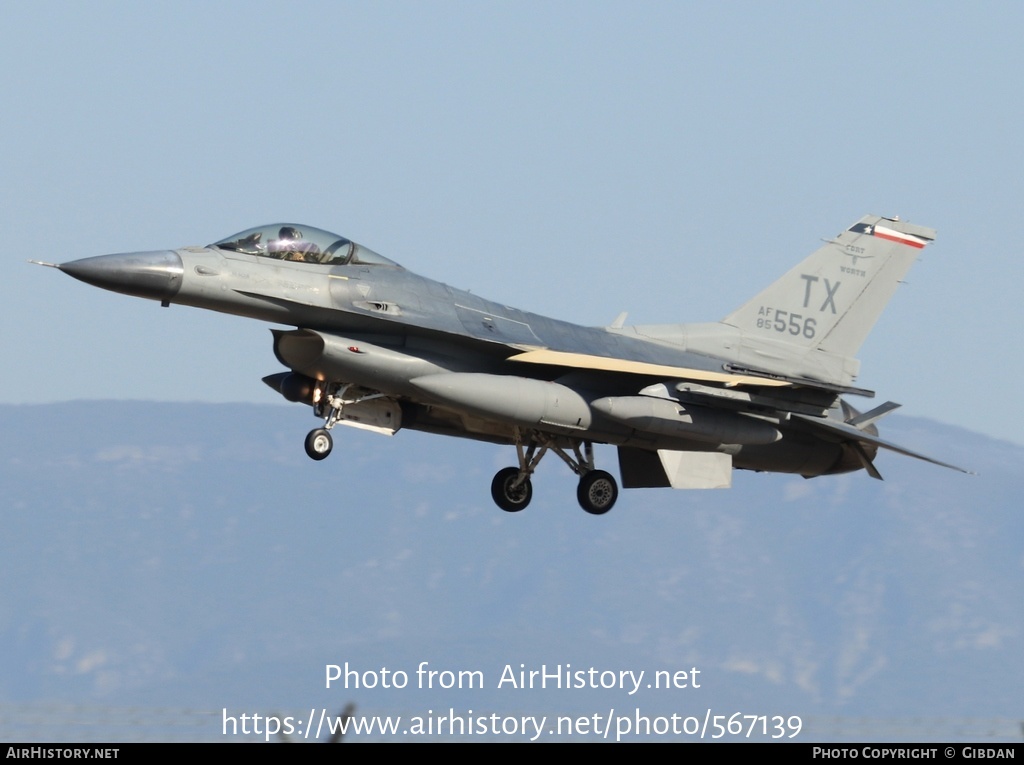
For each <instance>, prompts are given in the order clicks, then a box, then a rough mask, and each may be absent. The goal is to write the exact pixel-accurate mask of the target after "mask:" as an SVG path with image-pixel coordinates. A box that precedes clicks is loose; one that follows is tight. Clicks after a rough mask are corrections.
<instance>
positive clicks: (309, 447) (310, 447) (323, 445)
mask: <svg viewBox="0 0 1024 765" xmlns="http://www.w3.org/2000/svg"><path fill="white" fill-rule="evenodd" d="M305 446H306V454H308V455H309V458H310V459H311V460H318V461H319V460H322V459H326V458H327V455H328V454H330V453H331V449H333V448H334V439H333V438H331V434H330V432H329V431H328V430H326V429H325V428H317V429H316V430H311V431H309V435H307V436H306V444H305Z"/></svg>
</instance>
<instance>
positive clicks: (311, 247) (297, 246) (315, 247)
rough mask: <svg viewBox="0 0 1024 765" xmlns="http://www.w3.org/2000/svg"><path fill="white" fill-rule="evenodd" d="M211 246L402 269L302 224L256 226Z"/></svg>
mask: <svg viewBox="0 0 1024 765" xmlns="http://www.w3.org/2000/svg"><path fill="white" fill-rule="evenodd" d="M210 246H211V247H217V248H218V249H221V250H230V251H231V252H242V253H245V254H247V255H256V256H257V257H261V258H271V259H273V260H287V261H291V262H294V263H316V264H320V265H327V266H346V265H357V264H358V265H368V266H392V267H400V266H398V264H397V263H395V262H394V261H393V260H388V259H387V258H385V257H384V256H383V255H378V254H377V253H376V252H374V251H373V250H371V249H369V248H367V247H363V246H362V245H361V244H356V243H355V242H353V241H352V240H351V239H346V238H345V237H343V236H339V235H338V234H332V233H331V232H330V231H324V230H323V229H319V228H313V227H312V226H303V225H301V224H299V223H272V224H270V225H266V226H257V227H256V228H250V229H246V230H245V231H241V232H239V233H237V234H232V235H231V236H229V237H227V238H226V239H221V240H220V241H219V242H214V243H213V244H211V245H210Z"/></svg>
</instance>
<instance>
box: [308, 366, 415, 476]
mask: <svg viewBox="0 0 1024 765" xmlns="http://www.w3.org/2000/svg"><path fill="white" fill-rule="evenodd" d="M312 397H313V401H312V404H313V413H314V414H315V415H316V416H317V417H320V418H322V419H323V421H324V424H323V427H321V428H316V429H314V430H311V431H309V434H308V435H307V436H306V444H305V446H306V454H308V455H309V458H310V459H314V460H322V459H325V458H326V457H327V455H328V454H330V453H331V449H333V448H334V439H332V438H331V432H330V431H331V428H333V427H334V426H335V425H337V424H338V422H339V421H341V420H342V419H349V420H351V419H352V416H351V415H346V416H343V413H344V412H345V411H346V407H348V408H349V409H348V411H349V412H351V411H352V410H353V409H355V410H357V411H358V412H359V416H358V419H360V421H366V420H369V421H370V423H371V425H370V426H367V425H365V424H364V427H371V429H379V430H384V431H385V432H388V433H393V432H394V431H395V430H397V429H398V427H399V423H398V420H399V419H400V418H399V416H398V415H397V414H395V416H394V417H392V416H391V415H392V412H391V411H390V410H388V411H385V412H384V418H385V420H388V419H390V420H391V421H392V422H393V427H391V428H387V427H385V426H382V425H381V426H378V422H377V420H375V419H374V416H375V415H377V414H378V411H377V410H372V411H367V409H366V407H367V406H370V407H380V404H381V402H382V400H385V399H386V398H387V397H386V396H385V395H384V394H383V393H375V392H373V391H368V390H366V389H363V388H358V387H356V386H354V385H350V384H348V383H322V382H318V383H316V385H315V387H314V388H313V394H312ZM361 407H362V408H361ZM384 409H386V407H384ZM394 411H395V412H397V407H396V408H395V410H394Z"/></svg>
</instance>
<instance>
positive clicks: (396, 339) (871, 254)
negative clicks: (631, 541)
mask: <svg viewBox="0 0 1024 765" xmlns="http://www.w3.org/2000/svg"><path fill="white" fill-rule="evenodd" d="M934 238H935V232H934V231H933V230H932V229H929V228H925V227H923V226H918V225H913V224H911V223H908V222H905V221H902V220H900V219H898V218H884V217H878V216H873V215H869V216H866V217H864V218H862V219H861V220H859V221H858V222H857V223H855V224H854V225H853V226H850V227H849V228H848V229H846V230H845V231H842V232H841V233H840V234H839V235H837V236H836V237H835V238H832V239H826V240H824V244H823V246H821V247H820V248H819V249H818V250H817V251H815V252H814V253H813V254H812V255H810V256H809V257H808V258H807V259H806V260H804V261H803V262H801V263H800V264H799V265H797V266H796V267H794V268H793V269H792V270H790V271H789V272H788V273H786V274H785V275H784V276H782V278H780V279H779V280H778V281H776V282H774V283H773V284H771V285H770V286H768V287H767V288H766V289H765V290H764V291H762V292H761V293H760V294H758V295H756V296H755V297H754V298H753V299H751V300H750V301H748V302H747V303H744V304H743V305H741V306H740V307H739V308H737V309H736V310H734V311H733V312H732V313H730V314H728V315H727V316H726V317H725V318H724V319H722V320H721V321H719V322H713V323H703V324H669V325H647V326H626V325H625V315H622V316H620V317H619V318H618V319H617V320H616V321H615V322H614V323H613V324H612V325H611V326H607V327H584V326H579V325H575V324H570V323H568V322H565V321H559V320H557V319H551V318H547V317H544V316H540V315H537V314H534V313H529V312H526V311H521V310H518V309H515V308H510V307H508V306H505V305H501V304H499V303H495V302H491V301H489V300H485V299H483V298H481V297H477V296H476V295H473V294H471V293H469V292H465V291H463V290H459V289H455V288H453V287H449V286H448V285H446V284H442V283H441V282H437V281H433V280H431V279H427V278H425V277H422V276H418V275H417V274H415V273H413V272H411V271H408V270H406V269H405V268H403V267H402V266H400V265H399V264H397V263H395V262H393V261H391V260H389V259H387V258H385V257H383V256H382V255H379V254H377V253H376V252H374V251H372V250H370V249H368V248H367V247H364V246H362V245H359V244H356V243H355V242H353V241H351V240H349V239H347V238H345V237H343V236H339V235H337V234H332V233H330V232H328V231H323V230H321V229H317V228H312V227H310V226H304V225H299V224H291V223H277V224H273V225H268V226H260V227H257V228H252V229H248V230H247V231H242V232H241V233H238V234H234V235H233V236H229V237H227V238H226V239H222V240H220V241H218V242H215V243H213V244H211V245H208V246H206V247H183V248H180V249H177V250H158V251H154V252H131V253H123V254H114V255H101V256H98V257H91V258H84V259H82V260H75V261H72V262H69V263H64V264H60V265H54V264H48V263H47V264H42V265H53V266H54V267H55V268H58V269H60V270H61V271H63V272H64V273H66V274H68V275H70V276H73V277H74V278H76V279H79V280H81V281H83V282H86V283H88V284H92V285H95V286H97V287H103V288H105V289H108V290H113V291H115V292H121V293H124V294H127V295H134V296H136V297H142V298H148V299H151V300H156V301H158V302H159V303H160V304H161V305H163V306H165V307H166V306H169V305H171V304H179V305H187V306H195V307H198V308H207V309H210V310H214V311H221V312H224V313H229V314H235V315H238V316H245V317H249V318H253V319H260V320H262V321H266V322H272V323H277V324H282V325H286V326H288V327H291V328H290V329H278V328H275V329H271V333H272V334H273V349H274V355H275V356H276V357H277V360H278V361H279V362H280V363H281V364H282V365H283V366H284V367H286V368H287V371H283V372H279V373H277V374H271V375H269V376H267V377H265V378H263V380H264V382H266V383H267V385H269V386H270V387H271V388H273V389H274V390H276V391H278V392H279V393H280V394H281V395H282V396H284V397H285V398H286V399H288V400H289V401H295V402H301V403H303V404H307V405H309V406H310V407H312V410H313V413H314V414H315V415H316V417H318V418H320V419H321V420H322V421H323V423H322V426H320V427H318V428H315V429H314V430H312V431H311V432H310V433H309V435H308V436H307V437H306V441H305V449H306V453H307V454H308V455H309V456H310V457H311V458H312V459H314V460H322V459H324V458H325V457H327V456H328V455H329V454H330V452H331V449H332V446H333V438H332V435H331V433H332V430H333V428H334V427H335V426H336V425H348V426H352V427H357V428H365V429H368V430H372V431H376V432H378V433H384V434H388V435H393V434H395V433H397V432H398V431H399V430H401V429H403V428H405V429H412V430H420V431H426V432H428V433H436V434H441V435H448V436H457V437H460V438H471V439H477V440H480V441H490V442H494V443H498V444H506V445H511V446H514V447H515V454H516V464H515V465H514V466H511V467H507V468H504V469H503V470H499V471H498V473H497V474H496V475H495V476H494V480H493V481H492V482H491V495H492V497H493V499H494V502H495V503H496V504H497V505H498V507H500V508H501V509H502V510H506V511H508V512H517V511H520V510H522V509H523V508H525V507H526V506H527V505H528V504H529V503H530V499H531V497H532V496H533V484H532V481H531V477H532V475H533V473H534V471H535V470H536V468H537V465H538V463H539V462H540V461H541V459H542V458H543V457H544V456H545V455H546V454H548V453H549V452H551V453H554V454H556V455H557V456H558V457H559V458H561V460H562V461H563V462H565V464H566V465H568V466H569V468H570V469H571V470H572V471H573V472H574V473H575V474H576V475H578V476H579V485H578V489H577V493H576V494H577V500H578V501H579V504H580V505H581V506H582V507H583V509H584V510H586V511H587V512H588V513H592V514H595V515H600V514H603V513H606V512H607V511H608V510H610V509H611V507H612V505H614V504H615V501H616V499H617V497H618V491H619V489H618V483H617V482H616V480H615V478H614V477H613V476H612V475H611V474H610V473H608V472H606V471H605V470H600V469H597V467H596V465H595V460H594V451H593V445H594V444H595V443H600V444H611V445H614V446H615V447H616V448H617V450H618V462H619V475H620V477H621V481H622V486H623V487H624V488H643V487H673V488H677V489H702V488H705V489H706V488H727V487H729V486H730V485H731V481H732V471H733V469H734V468H738V469H743V470H754V471H769V472H781V473H795V474H799V475H802V476H804V477H805V478H811V477H815V476H821V475H830V474H836V473H846V472H850V471H854V470H861V469H862V470H864V471H866V472H867V473H868V475H870V476H871V477H873V478H879V479H880V478H881V475H880V473H879V471H878V469H877V468H876V467H875V465H874V458H875V455H876V453H877V451H878V449H879V448H883V449H889V450H892V451H895V452H898V453H900V454H904V455H907V456H910V457H915V458H918V459H922V460H926V461H928V462H932V463H934V464H937V465H941V466H943V467H948V468H953V469H955V470H961V468H957V467H955V466H953V465H949V464H947V463H944V462H939V461H938V460H934V459H932V458H930V457H926V456H924V455H922V454H918V453H915V452H913V451H910V450H908V449H904V448H902V447H900V446H897V445H895V444H893V443H890V442H888V441H885V440H883V439H881V438H879V436H878V430H877V428H876V427H875V423H876V421H878V420H879V419H880V418H882V417H883V416H884V415H886V414H888V413H889V412H891V411H892V410H894V409H896V408H897V407H898V406H899V405H898V404H894V403H892V402H887V403H885V404H882V405H881V406H878V407H875V408H873V409H871V410H870V411H867V412H863V413H861V412H859V411H858V410H857V409H855V408H854V407H853V406H851V405H850V404H849V403H847V401H846V400H844V399H843V398H842V396H843V395H851V394H852V395H858V396H866V397H870V396H873V395H874V394H873V393H872V392H871V391H868V390H864V389H861V388H857V387H854V382H855V380H856V378H857V373H858V371H859V362H858V361H857V359H856V358H855V356H856V353H857V351H858V349H859V348H860V346H861V344H862V343H863V341H864V339H865V337H866V336H867V334H868V332H869V331H870V330H871V328H872V326H873V325H874V324H875V321H876V320H877V319H878V317H879V315H880V314H881V312H882V310H883V308H884V307H885V305H886V304H887V303H888V301H889V299H890V298H891V297H892V295H893V293H894V291H895V290H896V287H897V285H898V284H899V282H900V281H901V280H902V279H903V277H904V275H905V274H906V272H907V270H908V269H909V268H910V266H911V264H912V263H913V262H914V260H915V258H916V257H917V255H918V254H919V253H920V252H921V251H922V250H923V249H924V248H925V247H926V246H927V245H928V244H930V243H931V242H932V241H933V240H934ZM963 472H967V471H963Z"/></svg>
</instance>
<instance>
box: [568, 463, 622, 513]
mask: <svg viewBox="0 0 1024 765" xmlns="http://www.w3.org/2000/svg"><path fill="white" fill-rule="evenodd" d="M618 498H619V487H618V485H617V484H616V483H615V479H614V478H613V477H612V475H611V474H610V473H606V472H605V471H604V470H591V471H589V472H587V473H586V474H585V475H584V476H583V477H582V478H580V485H579V488H577V489H576V499H577V500H579V503H580V507H582V508H583V509H584V510H586V511H587V512H588V513H590V514H591V515H604V514H605V513H607V512H608V511H609V510H611V509H612V505H614V504H615V500H616V499H618Z"/></svg>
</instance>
